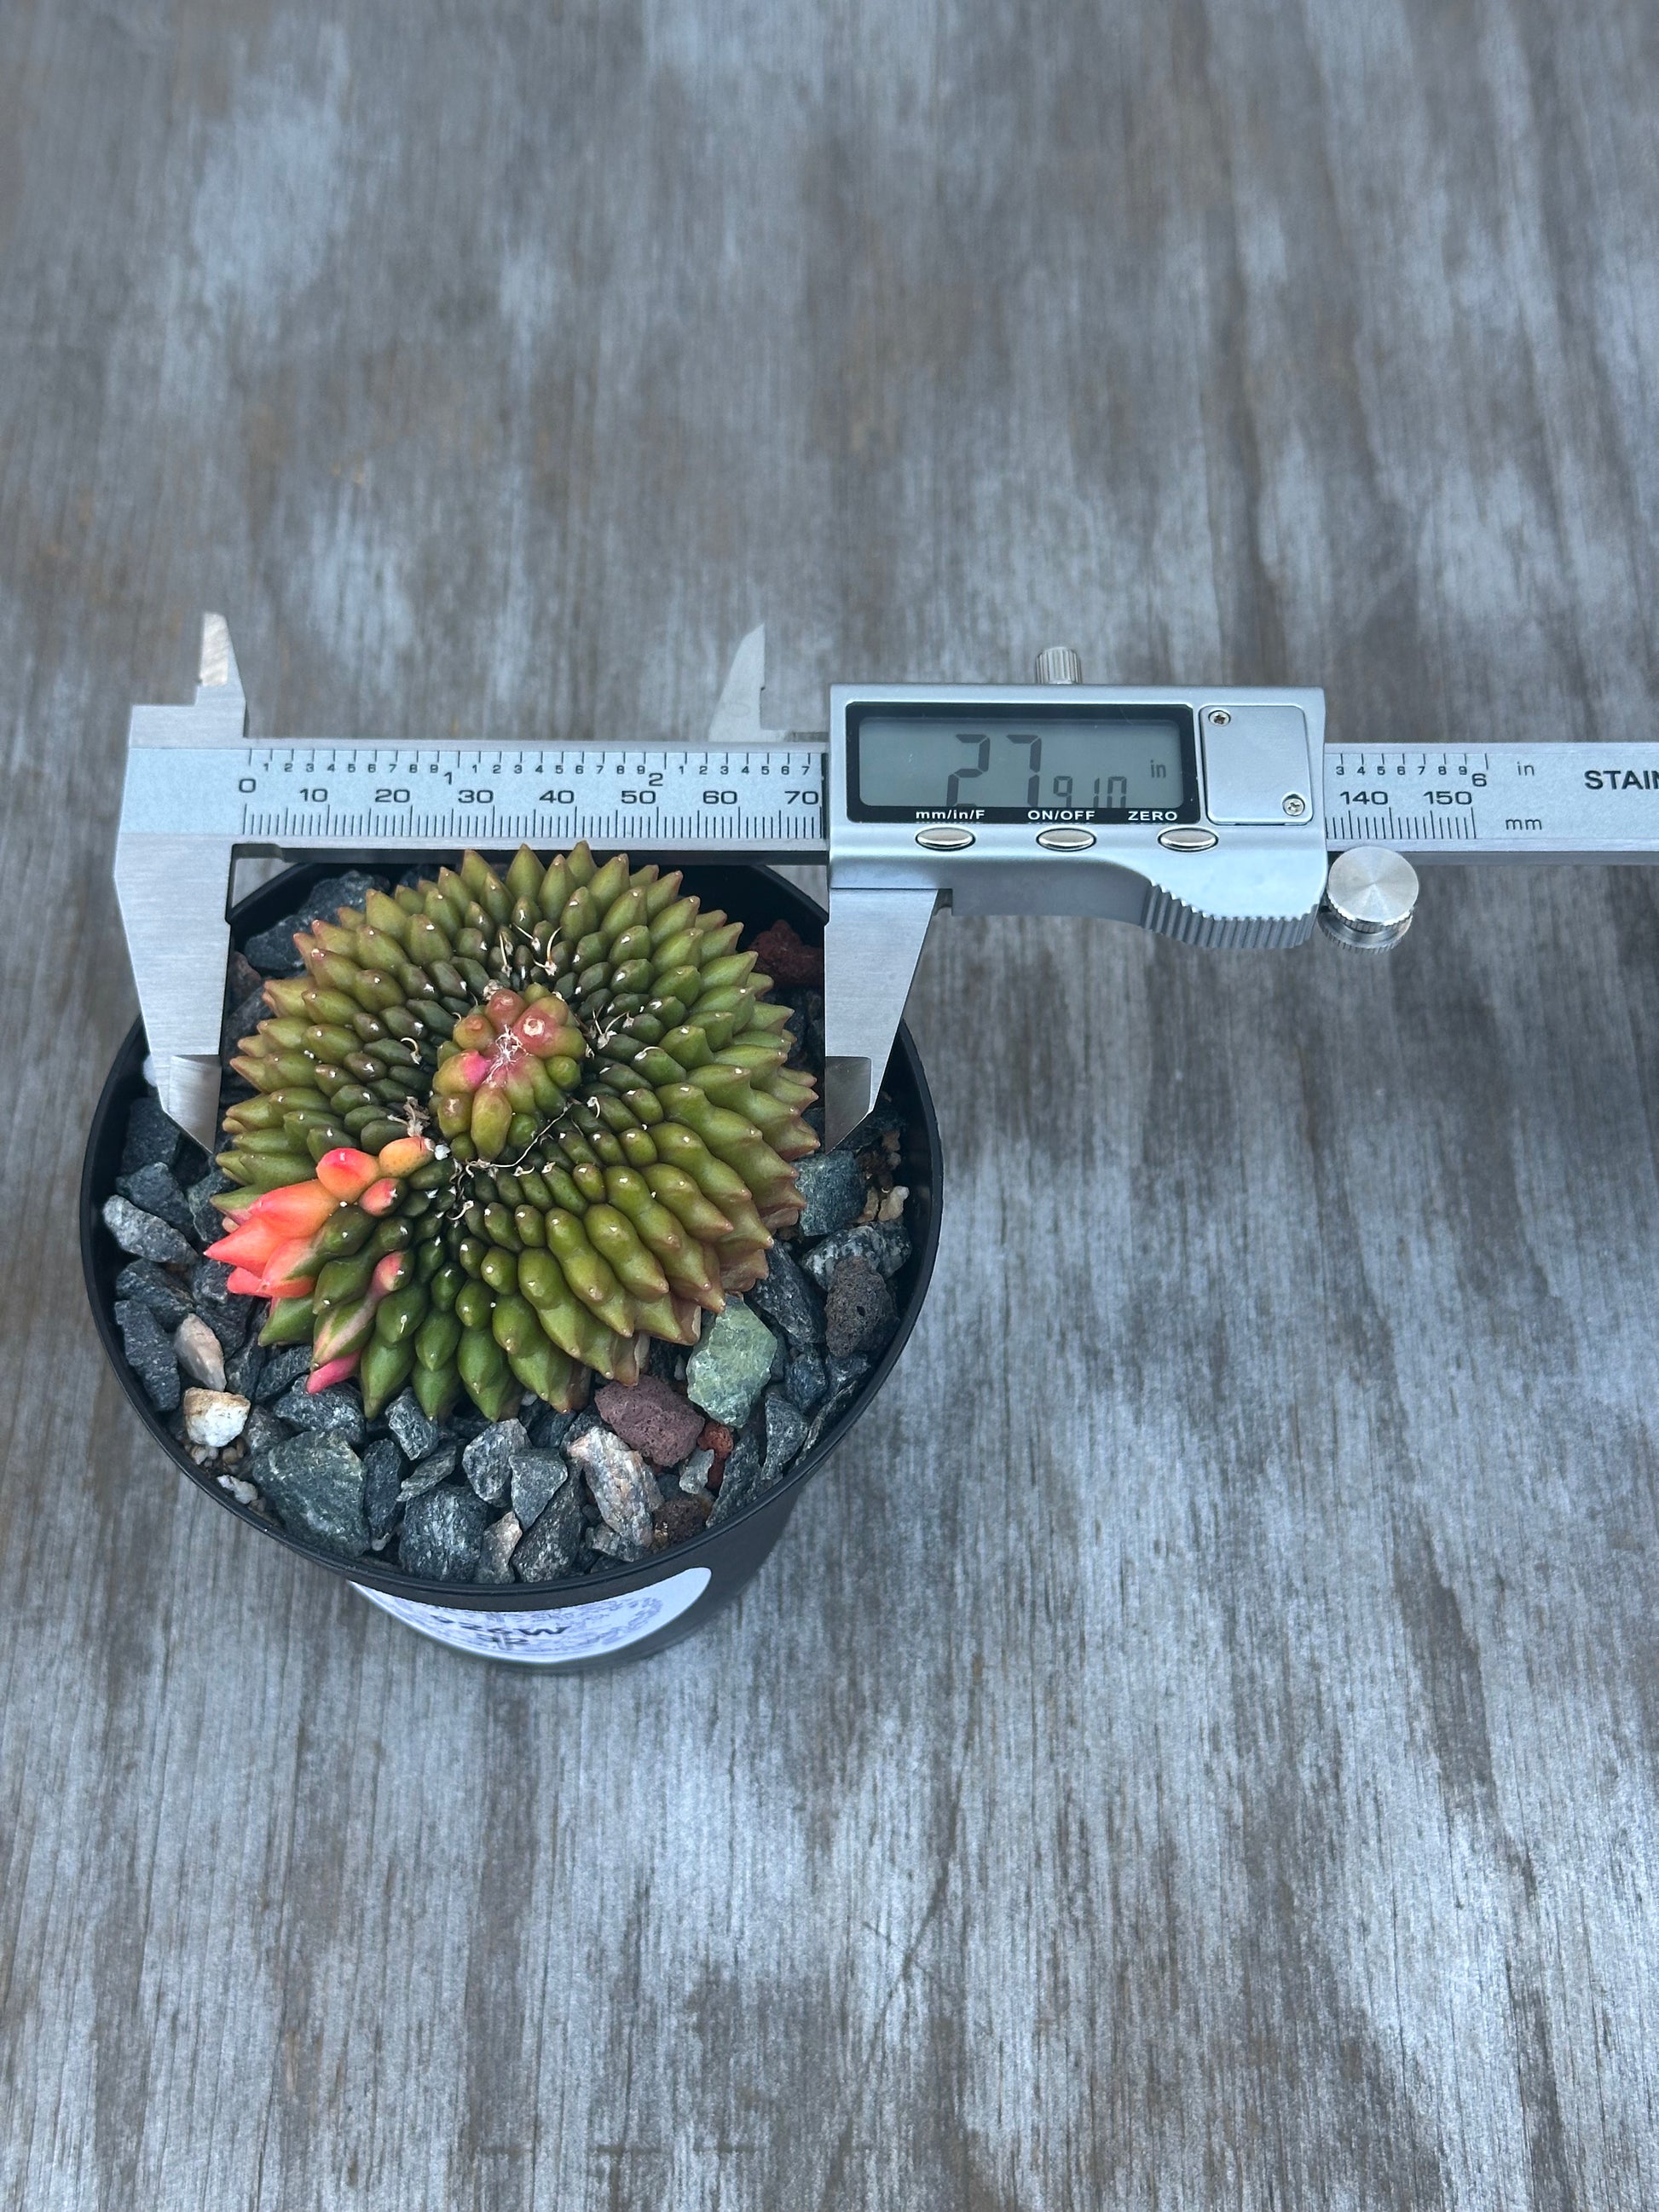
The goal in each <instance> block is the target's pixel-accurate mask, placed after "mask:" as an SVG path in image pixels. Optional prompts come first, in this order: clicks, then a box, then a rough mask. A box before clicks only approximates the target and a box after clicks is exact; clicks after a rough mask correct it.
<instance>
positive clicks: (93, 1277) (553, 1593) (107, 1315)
mask: <svg viewBox="0 0 1659 2212" xmlns="http://www.w3.org/2000/svg"><path fill="white" fill-rule="evenodd" d="M428 857H432V858H433V859H436V857H437V856H435V855H434V856H428V855H424V854H422V855H417V856H416V858H417V860H423V859H426V858H428ZM651 857H652V858H653V860H660V861H661V863H662V865H663V866H667V867H683V868H684V869H685V870H686V871H687V872H688V873H690V872H695V871H696V870H698V869H699V868H702V869H708V868H717V867H719V868H731V869H741V870H743V871H744V872H748V873H752V874H754V875H756V876H758V877H760V878H763V879H764V880H765V881H766V882H767V883H768V884H769V885H770V886H772V888H773V890H774V891H775V893H781V894H782V895H783V896H784V899H785V901H786V902H793V903H794V904H795V905H796V906H797V908H798V911H799V914H802V915H805V916H807V917H809V918H810V919H811V921H814V922H816V923H817V925H818V926H819V927H822V926H823V923H824V922H826V921H828V919H829V917H828V915H827V914H826V913H825V910H824V909H823V907H821V906H820V905H819V904H818V902H817V900H816V899H814V898H812V897H811V896H810V895H809V894H808V893H807V892H805V891H804V890H801V888H800V886H799V884H795V883H793V882H791V881H790V879H789V878H787V876H784V875H782V874H781V873H780V872H779V871H778V870H777V869H776V868H775V867H769V866H765V865H764V864H763V863H761V862H757V861H747V860H739V859H737V858H735V857H734V858H733V859H732V860H722V859H721V858H720V856H719V855H717V854H687V855H684V856H678V855H676V854H653V855H652V856H651ZM377 862H378V863H379V864H380V866H381V867H383V868H384V867H388V866H398V865H399V860H398V855H396V854H381V853H374V854H355V853H349V852H342V853H339V854H329V855H327V856H326V858H325V859H319V860H312V861H304V862H301V863H298V864H296V865H295V866H291V867H289V868H285V869H284V870H283V872H282V873H281V874H280V875H277V876H273V877H272V878H270V880H269V881H268V882H266V883H264V884H259V885H258V886H257V887H256V888H255V889H254V890H252V891H250V892H249V893H248V894H247V895H246V897H244V898H241V899H239V900H238V901H237V902H236V904H235V906H234V908H232V909H231V914H230V924H231V944H232V947H233V949H235V948H236V947H237V945H238V938H239V930H238V923H239V920H240V922H241V923H242V925H243V927H242V929H241V931H240V934H243V935H245V934H246V933H247V932H248V930H249V929H250V928H251V927H253V926H255V921H256V918H255V917H254V916H252V915H250V913H249V909H250V908H253V907H254V906H255V905H256V904H258V905H261V906H263V905H265V904H267V903H276V904H278V905H279V906H280V902H276V901H273V900H272V899H271V897H270V895H271V894H272V893H274V892H276V891H277V890H279V889H280V888H281V887H282V886H283V885H286V884H292V882H293V879H294V878H296V877H300V876H307V875H308V876H309V877H310V878H311V879H312V881H313V882H315V881H316V880H318V878H319V876H322V875H324V874H326V873H330V872H335V873H337V872H343V871H344V870H346V869H348V868H351V867H368V866H372V865H374V863H377ZM295 889H296V890H300V889H303V886H299V885H296V886H295ZM760 926H761V927H766V924H765V923H762V924H761V925H760ZM147 1042H148V1041H147V1040H146V1039H145V1037H144V1034H143V1019H142V1018H140V1019H138V1020H137V1021H135V1022H134V1023H133V1024H132V1025H131V1028H130V1029H129V1030H128V1031H127V1033H126V1035H125V1037H124V1038H123V1039H122V1041H121V1043H120V1044H119V1045H118V1047H117V1048H116V1053H115V1056H114V1059H113V1060H112V1062H111V1065H110V1068H109V1072H108V1073H107V1075H106V1077H105V1079H104V1082H103V1085H102V1087H101V1088H100V1091H99V1095H98V1103H97V1105H96V1106H95V1107H94V1109H93V1115H92V1121H91V1124H90V1126H89V1127H88V1133H87V1143H86V1149H85V1152H84V1153H83V1155H82V1164H81V1186H80V1227H81V1269H82V1278H83V1279H84V1282H85V1285H86V1291H87V1298H88V1304H90V1306H91V1308H92V1312H93V1319H94V1322H95V1324H96V1326H97V1329H98V1334H99V1338H100V1341H101V1343H102V1345H103V1347H104V1351H105V1353H106V1356H107V1358H108V1359H109V1362H110V1364H111V1366H112V1368H113V1369H114V1370H115V1373H116V1376H117V1378H118V1381H119V1382H120V1384H121V1387H122V1389H124V1390H125V1393H126V1395H127V1398H128V1400H129V1401H130V1403H131V1405H132V1406H133V1407H135V1408H136V1410H137V1413H138V1416H139V1418H140V1419H141V1420H142V1421H143V1424H144V1426H145V1427H146V1428H147V1429H148V1430H149V1433H150V1435H151V1436H152V1437H154V1438H155V1441H156V1442H157V1443H159V1444H161V1447H162V1449H164V1450H165V1451H166V1453H167V1456H168V1458H169V1459H171V1460H172V1462H173V1465H174V1466H175V1467H176V1468H179V1470H180V1471H181V1472H182V1473H183V1474H187V1475H188V1476H189V1477H190V1478H191V1481H193V1482H194V1483H195V1484H196V1486H197V1488H198V1489H200V1490H203V1491H204V1492H206V1493H207V1494H208V1495H209V1496H210V1498H212V1499H213V1501H214V1503H215V1504H217V1505H220V1506H222V1507H223V1508H224V1509H225V1510H227V1511H228V1512H229V1513H231V1514H234V1516H235V1517H236V1518H237V1519H238V1520H240V1521H242V1522H246V1524H247V1525H248V1526H250V1527H251V1528H254V1529H255V1530H257V1531H258V1534H261V1535H264V1536H267V1537H271V1538H274V1539H275V1540H276V1541H277V1542H278V1543H280V1544H283V1545H284V1546H285V1547H287V1548H288V1549H289V1551H291V1552H294V1553H297V1554H298V1555H299V1557H300V1558H301V1559H306V1560H307V1561H309V1562H310V1563H311V1564H313V1565H316V1566H320V1567H324V1568H326V1569H327V1570H328V1571H330V1572H331V1573H333V1574H337V1575H341V1576H343V1577H344V1578H345V1579H346V1580H347V1581H349V1582H353V1583H363V1584H366V1585H367V1586H368V1588H370V1589H378V1590H382V1591H384V1592H385V1593H386V1595H389V1596H392V1597H400V1598H404V1599H406V1600H409V1601H411V1602H413V1603H416V1604H420V1605H435V1606H447V1607H454V1608H458V1609H460V1610H464V1611H469V1612H489V1613H505V1612H512V1613H520V1612H550V1611H553V1610H556V1609H560V1608H562V1607H565V1606H568V1605H574V1604H582V1603H586V1602H591V1601H597V1600H599V1599H601V1598H611V1597H620V1596H623V1595H626V1593H627V1592H629V1590H634V1589H644V1588H646V1587H647V1585H649V1584H650V1583H653V1582H658V1581H660V1580H661V1579H662V1578H663V1577H664V1576H665V1575H667V1574H671V1573H676V1572H678V1571H679V1570H680V1569H682V1568H684V1567H690V1566H696V1565H699V1564H702V1565H713V1559H712V1557H711V1555H712V1554H714V1553H715V1552H716V1551H717V1550H718V1547H720V1545H721V1544H722V1543H723V1542H724V1541H725V1540H726V1538H728V1537H729V1536H730V1535H731V1534H732V1532H733V1531H734V1530H737V1529H740V1528H744V1526H745V1525H749V1524H752V1523H754V1522H758V1521H759V1520H760V1518H761V1517H762V1516H763V1515H769V1517H773V1518H774V1519H775V1515H771V1513H770V1509H773V1508H775V1507H776V1506H778V1505H780V1504H781V1505H783V1506H784V1507H785V1511H786V1514H787V1510H790V1509H791V1508H793V1504H794V1502H795V1498H796V1497H797V1496H798V1494H799V1489H800V1486H801V1485H802V1484H803V1483H805V1481H807V1480H809V1479H810V1478H811V1476H812V1475H814V1474H817V1472H818V1470H819V1469H820V1468H822V1467H823V1465H824V1464H825V1462H827V1461H828V1459H829V1456H830V1455H831V1453H832V1452H834V1451H835V1450H836V1447H837V1446H838V1445H839V1444H840V1443H842V1439H843V1438H844V1437H846V1435H847V1434H848V1431H849V1430H850V1429H851V1428H852V1426H853V1425H854V1422H856V1421H857V1420H859V1419H860V1418H861V1416H862V1415H863V1414H864V1413H865V1412H866V1409H867V1408H868V1407H870V1406H871V1405H872V1403H873V1401H874V1400H875V1397H876V1395H877V1393H878V1391H879V1390H880V1389H882V1387H883V1385H884V1383H885V1382H886V1380H887V1377H888V1376H889V1375H890V1373H891V1371H892V1370H893V1368H894V1366H895V1365H896V1363H897V1360H898V1358H899V1355H900V1354H901V1353H902V1351H903V1350H904V1347H905V1346H906V1344H907V1343H908V1340H909V1337H910V1332H911V1331H912V1329H913V1328H915V1325H916V1322H917V1321H918V1319H919V1318H920V1316H921V1309H922V1306H923V1304H924V1303H925V1301H926V1298H927V1289H928V1285H929V1284H930V1282H931V1281H932V1279H933V1262H934V1259H935V1257H936V1255H937V1253H938V1249H939V1210H940V1200H941V1195H942V1183H943V1170H944V1158H943V1152H942V1149H941V1146H940V1143H939V1118H938V1115H937V1114H936V1113H935V1111H934V1108H933V1094H932V1092H931V1091H929V1089H928V1086H927V1075H926V1073H925V1072H924V1070H923V1067H922V1064H921V1054H919V1053H918V1052H917V1050H916V1048H915V1041H914V1039H913V1038H912V1037H911V1036H910V1032H909V1030H908V1028H906V1027H905V1026H904V1025H903V1024H901V1025H900V1028H899V1031H898V1036H897V1038H896V1041H895V1043H894V1047H893V1054H892V1059H891V1060H890V1061H889V1063H888V1068H889V1071H890V1070H891V1068H892V1066H893V1063H894V1061H898V1062H900V1063H901V1064H902V1066H903V1070H904V1073H905V1074H906V1075H907V1076H908V1079H909V1084H910V1086H911V1087H912V1088H913V1089H914V1091H915V1096H916V1099H917V1102H918V1104H919V1106H920V1109H921V1112H920V1117H919V1118H920V1121H921V1135H922V1139H923V1142H924V1144H925V1146H926V1151H927V1173H928V1184H929V1188H928V1194H927V1217H926V1219H925V1220H924V1221H923V1222H921V1225H920V1227H919V1231H913V1245H912V1250H911V1255H910V1258H909V1259H908V1261H906V1262H905V1264H904V1267H903V1268H902V1270H901V1271H900V1272H901V1273H902V1274H904V1275H908V1276H909V1277H910V1278H911V1280H910V1285H909V1288H908V1291H907V1292H906V1294H905V1297H904V1298H903V1300H902V1304H900V1307H899V1321H898V1327H897V1328H896V1330H895V1332H894V1334H893V1338H892V1340H891V1342H890V1344H889V1345H888V1346H886V1348H885V1350H884V1352H882V1354H881V1356H880V1358H878V1360H877V1361H876V1363H875V1364H874V1366H873V1367H872V1369H871V1370H870V1372H869V1374H868V1375H867V1376H865V1378H864V1380H863V1383H862V1384H861V1385H860V1388H859V1389H858V1390H857V1391H856V1392H855V1393H854V1396H853V1399H852V1401H851V1402H850V1403H849V1404H848V1406H847V1407H844V1408H843V1409H842V1412H841V1413H838V1414H837V1415H836V1419H834V1420H833V1421H832V1422H831V1423H829V1425H828V1427H827V1428H826V1429H825V1430H824V1431H823V1435H822V1436H820V1437H819V1438H818V1440H817V1443H815V1444H814V1445H813V1447H812V1449H811V1451H810V1452H806V1453H804V1454H803V1455H801V1456H800V1457H799V1459H797V1460H796V1461H794V1462H793V1464H792V1465H791V1466H790V1468H788V1470H787V1473H786V1474H784V1476H783V1477H782V1479H781V1480H780V1481H779V1482H778V1483H776V1484H775V1486H774V1487H773V1488H772V1489H771V1490H769V1492H767V1493H766V1495H765V1497H764V1498H758V1499H757V1500H756V1501H755V1503H754V1504H752V1505H750V1506H746V1507H744V1508H741V1509H740V1510H738V1512H737V1513H736V1514H734V1515H733V1516H732V1519H731V1520H730V1521H728V1522H724V1523H722V1525H721V1526H720V1528H705V1529H703V1530H702V1531H701V1532H700V1533H699V1534H697V1535H696V1536H690V1537H687V1538H686V1539H685V1540H684V1541H683V1542H681V1543H678V1544H675V1545H672V1546H671V1547H670V1548H669V1549H668V1550H667V1551H665V1552H660V1553H652V1554H651V1555H650V1556H649V1557H648V1558H647V1559H642V1560H640V1561H637V1562H635V1563H634V1564H633V1565H627V1566H623V1565H617V1567H616V1568H614V1569H611V1570H607V1571H603V1572H599V1573H594V1574H586V1575H568V1576H566V1577H564V1578H563V1579H562V1580H561V1581H558V1582H550V1583H517V1582H515V1583H509V1584H504V1585H497V1584H494V1583H490V1584H483V1583H446V1582H437V1581H432V1580H428V1578H426V1577H422V1576H418V1575H410V1574H405V1573H404V1571H402V1570H401V1569H400V1568H397V1567H390V1568H388V1567H386V1566H384V1565H382V1564H381V1562H382V1560H383V1559H384V1558H385V1557H386V1554H385V1553H374V1552H366V1553H362V1555H361V1557H359V1558H356V1559H353V1558H349V1557H347V1556H346V1555H345V1554H343V1553H331V1552H328V1551H325V1550H324V1549H323V1548H322V1547H320V1546H318V1545H314V1544H311V1543H308V1542H307V1541H306V1540H305V1539H304V1538H303V1537H300V1536H295V1535H294V1534H291V1533H290V1532H289V1529H287V1528H284V1527H283V1523H282V1522H280V1521H279V1520H277V1519H276V1518H275V1517H274V1516H271V1517H267V1516H265V1515H264V1514H262V1513H256V1512H255V1511H254V1510H253V1509H252V1506H247V1505H244V1504H241V1503H240V1501H239V1500H238V1499H237V1498H234V1496H233V1495H232V1494H231V1493H230V1492H228V1490H224V1489H222V1488H221V1486H220V1485H219V1481H218V1479H217V1476H216V1474H215V1472H214V1471H213V1469H212V1468H210V1467H198V1466H197V1463H196V1462H195V1461H194V1460H193V1459H192V1458H191V1455H190V1453H189V1451H188V1450H187V1449H185V1446H184V1445H183V1444H182V1443H179V1440H178V1439H177V1438H176V1437H174V1436H173V1434H172V1432H171V1431H169V1430H168V1428H167V1425H166V1423H165V1422H164V1420H163V1419H162V1417H161V1414H160V1413H157V1411H156V1409H155V1407H154V1406H152V1405H151V1403H150V1401H149V1397H148V1396H147V1395H146V1394H145V1391H144V1388H143V1383H141V1382H140V1381H139V1379H138V1377H137V1375H136V1374H135V1373H134V1371H133V1370H132V1369H131V1367H130V1366H129V1365H128V1364H127V1358H126V1352H125V1346H123V1344H122V1341H121V1336H120V1332H119V1330H118V1328H117V1327H116V1323H115V1313H114V1306H115V1301H114V1299H113V1297H109V1298H106V1297H105V1296H104V1294H103V1292H102V1291H101V1289H100V1285H99V1279H98V1278H99V1261H100V1251H99V1243H98V1240H99V1238H100V1237H108V1236H109V1233H110V1232H109V1231H108V1230H107V1229H106V1227H105V1225H104V1222H103V1218H102V1215H101V1212H100V1207H101V1206H102V1204H103V1200H104V1199H105V1198H106V1197H107V1196H108V1195H109V1193H108V1192H104V1193H102V1194H99V1193H97V1192H96V1191H95V1190H94V1161H95V1158H96V1156H97V1153H98V1150H99V1139H100V1136H101V1135H102V1133H103V1131H104V1129H105V1127H106V1123H107V1121H108V1120H109V1117H110V1115H112V1113H113V1112H114V1111H115V1110H116V1098H117V1094H118V1091H122V1090H124V1089H125V1085H127V1083H128V1082H129V1081H130V1079H131V1066H132V1062H133V1060H134V1058H135V1056H136V1057H137V1059H138V1060H140V1061H141V1062H142V1060H143V1054H144V1052H145V1051H146V1049H147ZM886 1080H887V1079H886V1076H885V1075H884V1079H883V1084H884V1087H885V1085H886ZM909 1118H910V1117H909V1116H908V1115H907V1120H908V1119H909ZM906 1225H907V1227H909V1226H910V1224H909V1223H908V1222H907V1224H906ZM125 1258H126V1255H123V1264H124V1265H125ZM780 1525H781V1524H780Z"/></svg>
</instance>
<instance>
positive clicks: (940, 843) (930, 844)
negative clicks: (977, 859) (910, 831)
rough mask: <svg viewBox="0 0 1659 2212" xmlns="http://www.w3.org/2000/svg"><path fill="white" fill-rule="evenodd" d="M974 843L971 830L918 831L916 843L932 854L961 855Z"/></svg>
mask: <svg viewBox="0 0 1659 2212" xmlns="http://www.w3.org/2000/svg"><path fill="white" fill-rule="evenodd" d="M916 842H917V844H918V845H925V846H926V847H927V849H928V851H929V852H930V853H960V852H961V851H962V850H963V847H964V846H968V845H971V844H972V843H973V842H974V833H973V831H972V830H971V829H918V830H917V832H916Z"/></svg>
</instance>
